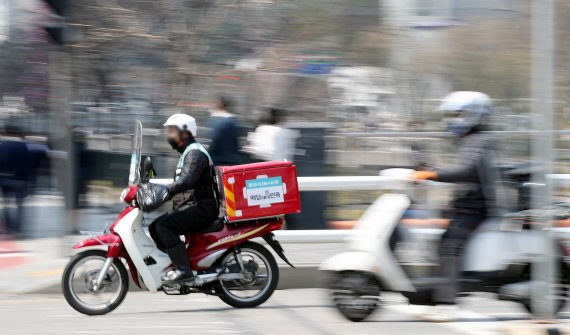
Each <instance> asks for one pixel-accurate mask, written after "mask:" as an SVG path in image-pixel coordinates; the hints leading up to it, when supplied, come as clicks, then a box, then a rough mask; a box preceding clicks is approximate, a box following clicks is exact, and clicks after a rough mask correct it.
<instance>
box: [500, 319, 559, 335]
mask: <svg viewBox="0 0 570 335" xmlns="http://www.w3.org/2000/svg"><path fill="white" fill-rule="evenodd" d="M504 334H505V335H570V325H560V324H556V323H554V324H549V323H547V322H543V323H539V322H538V321H537V322H536V323H533V322H532V321H531V322H527V323H520V324H511V325H507V326H505V328H504Z"/></svg>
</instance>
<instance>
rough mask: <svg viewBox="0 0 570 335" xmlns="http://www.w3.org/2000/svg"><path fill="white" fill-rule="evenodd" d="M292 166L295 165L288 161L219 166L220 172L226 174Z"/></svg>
mask: <svg viewBox="0 0 570 335" xmlns="http://www.w3.org/2000/svg"><path fill="white" fill-rule="evenodd" d="M291 165H293V163H291V162H287V161H269V162H258V163H251V164H242V165H234V166H219V167H218V170H220V172H221V173H223V174H224V173H232V172H234V173H235V172H243V171H252V170H265V169H271V168H282V167H289V166H291Z"/></svg>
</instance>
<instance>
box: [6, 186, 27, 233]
mask: <svg viewBox="0 0 570 335" xmlns="http://www.w3.org/2000/svg"><path fill="white" fill-rule="evenodd" d="M25 196H26V190H25V188H24V187H12V186H3V187H2V197H3V198H4V222H5V223H6V229H7V230H8V233H10V234H19V233H21V232H22V217H23V215H24V209H23V206H22V205H23V203H24V198H25ZM12 200H13V201H12ZM12 202H13V203H14V204H15V205H16V209H15V210H12V206H11V203H12Z"/></svg>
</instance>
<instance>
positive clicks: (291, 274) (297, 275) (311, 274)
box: [25, 266, 322, 294]
mask: <svg viewBox="0 0 570 335" xmlns="http://www.w3.org/2000/svg"><path fill="white" fill-rule="evenodd" d="M320 276H321V274H320V271H319V269H318V267H317V266H302V267H297V268H295V269H294V268H291V267H279V285H278V286H277V289H278V290H285V289H295V288H320V287H322V285H321V284H320V282H321V281H320V278H321V277H320ZM129 281H130V282H129V292H146V291H144V290H141V289H140V288H139V287H138V286H137V285H136V284H135V283H134V282H133V281H132V278H130V275H129ZM25 294H62V291H61V283H60V282H59V281H58V282H57V283H53V284H51V285H48V286H45V287H42V288H38V289H34V290H30V291H27V292H25Z"/></svg>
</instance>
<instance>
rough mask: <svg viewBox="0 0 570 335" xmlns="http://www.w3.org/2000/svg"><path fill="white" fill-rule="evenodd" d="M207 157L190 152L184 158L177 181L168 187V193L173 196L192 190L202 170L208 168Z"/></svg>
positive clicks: (193, 151)
mask: <svg viewBox="0 0 570 335" xmlns="http://www.w3.org/2000/svg"><path fill="white" fill-rule="evenodd" d="M208 166H209V163H208V157H206V155H204V154H203V153H202V152H200V151H199V150H190V151H189V152H188V153H187V154H186V156H185V157H184V165H182V171H180V175H179V177H178V179H176V180H175V181H174V182H173V183H172V184H170V185H168V186H167V188H168V193H169V194H170V195H174V194H177V193H180V192H184V191H187V190H189V189H192V188H194V185H196V182H197V181H198V179H199V178H200V176H201V175H202V172H203V171H204V169H206V168H208Z"/></svg>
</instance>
